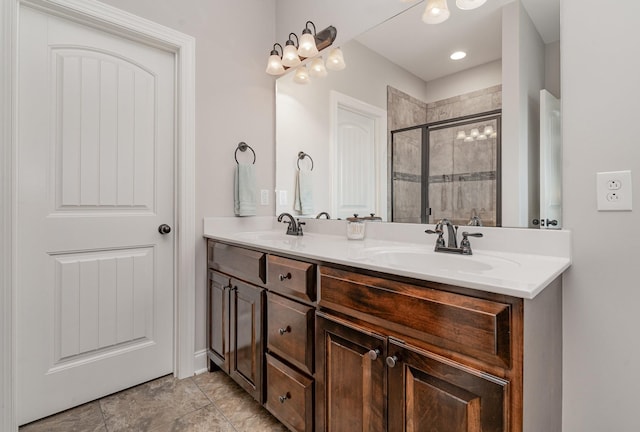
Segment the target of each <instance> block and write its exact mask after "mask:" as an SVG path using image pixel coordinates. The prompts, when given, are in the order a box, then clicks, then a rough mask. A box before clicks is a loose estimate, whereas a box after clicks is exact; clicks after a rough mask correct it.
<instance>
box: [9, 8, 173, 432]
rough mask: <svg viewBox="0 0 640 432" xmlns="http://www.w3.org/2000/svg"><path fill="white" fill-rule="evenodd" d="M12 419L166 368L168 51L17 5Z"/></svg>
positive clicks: (169, 339) (169, 313)
mask: <svg viewBox="0 0 640 432" xmlns="http://www.w3.org/2000/svg"><path fill="white" fill-rule="evenodd" d="M19 28H20V32H19V49H18V65H19V73H18V77H19V83H18V106H19V115H18V151H17V190H16V193H17V203H18V206H17V218H16V220H17V223H16V225H17V266H18V267H17V272H16V284H17V324H18V326H17V337H18V338H17V345H18V346H17V353H18V358H17V391H18V405H17V408H18V421H19V423H20V424H24V423H26V422H29V421H32V420H35V419H38V418H41V417H44V416H46V415H49V414H52V413H55V412H58V411H61V410H64V409H66V408H69V407H72V406H75V405H79V404H81V403H84V402H87V401H90V400H93V399H96V398H99V397H101V396H104V395H106V394H109V393H112V392H115V391H118V390H121V389H123V388H126V387H129V386H132V385H135V384H138V383H141V382H144V381H147V380H150V379H153V378H155V377H158V376H161V375H164V374H167V373H171V372H172V371H173V328H174V326H173V319H174V318H173V310H174V309H173V301H174V300H173V298H174V274H173V272H174V232H173V231H172V232H170V233H167V234H161V233H160V232H159V229H158V227H159V226H160V225H161V224H167V225H168V226H169V227H173V223H174V222H173V221H174V177H175V176H174V141H175V137H174V135H175V126H174V119H175V57H174V55H173V54H172V53H169V52H165V51H163V50H161V49H158V48H155V47H151V46H148V45H146V44H143V43H140V42H135V41H132V40H130V39H127V38H125V37H123V36H119V35H115V34H112V33H109V32H106V31H104V30H100V29H97V28H93V27H90V26H88V25H84V24H80V23H77V22H73V21H70V20H67V19H64V18H60V17H55V16H52V15H47V14H46V13H44V12H40V11H36V10H34V9H31V8H29V7H23V8H21V10H20V27H19Z"/></svg>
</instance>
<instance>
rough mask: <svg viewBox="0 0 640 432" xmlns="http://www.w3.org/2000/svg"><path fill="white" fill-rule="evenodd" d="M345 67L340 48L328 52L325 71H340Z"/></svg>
mask: <svg viewBox="0 0 640 432" xmlns="http://www.w3.org/2000/svg"><path fill="white" fill-rule="evenodd" d="M345 67H347V65H346V64H345V62H344V55H343V54H342V50H341V49H340V48H334V49H332V50H331V52H329V57H327V69H330V70H333V71H340V70H342V69H344V68H345Z"/></svg>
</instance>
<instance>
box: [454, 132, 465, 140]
mask: <svg viewBox="0 0 640 432" xmlns="http://www.w3.org/2000/svg"><path fill="white" fill-rule="evenodd" d="M466 137H467V134H466V133H464V131H462V130H461V131H458V135H456V139H465V138H466Z"/></svg>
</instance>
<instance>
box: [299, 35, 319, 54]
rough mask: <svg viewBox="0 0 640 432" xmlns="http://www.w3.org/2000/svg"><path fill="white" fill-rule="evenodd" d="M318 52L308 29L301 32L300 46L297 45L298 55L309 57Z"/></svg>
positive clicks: (314, 40)
mask: <svg viewBox="0 0 640 432" xmlns="http://www.w3.org/2000/svg"><path fill="white" fill-rule="evenodd" d="M316 54H318V48H317V47H316V39H315V38H314V37H313V35H312V34H311V32H310V31H308V30H307V33H305V32H303V33H302V36H300V46H299V47H298V55H299V56H300V57H304V58H309V57H313V56H314V55H316Z"/></svg>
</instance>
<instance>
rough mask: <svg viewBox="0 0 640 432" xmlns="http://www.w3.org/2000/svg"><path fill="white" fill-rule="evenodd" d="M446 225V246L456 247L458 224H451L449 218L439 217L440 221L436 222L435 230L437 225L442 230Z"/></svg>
mask: <svg viewBox="0 0 640 432" xmlns="http://www.w3.org/2000/svg"><path fill="white" fill-rule="evenodd" d="M445 226H446V227H447V231H448V234H447V247H450V248H457V247H458V226H457V225H453V224H452V223H451V221H450V220H449V219H440V222H438V223H437V224H436V231H438V227H440V230H442V231H444V227H445Z"/></svg>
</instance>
